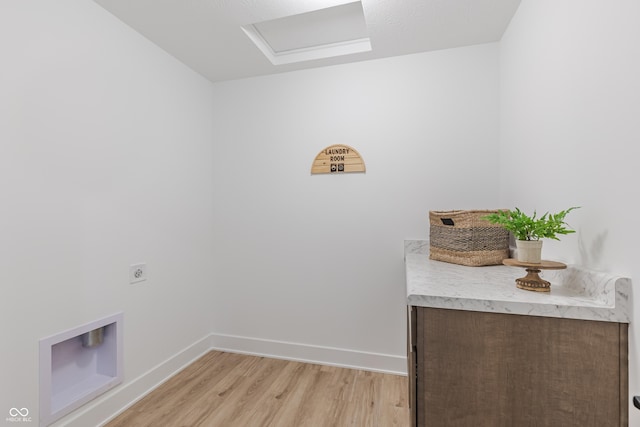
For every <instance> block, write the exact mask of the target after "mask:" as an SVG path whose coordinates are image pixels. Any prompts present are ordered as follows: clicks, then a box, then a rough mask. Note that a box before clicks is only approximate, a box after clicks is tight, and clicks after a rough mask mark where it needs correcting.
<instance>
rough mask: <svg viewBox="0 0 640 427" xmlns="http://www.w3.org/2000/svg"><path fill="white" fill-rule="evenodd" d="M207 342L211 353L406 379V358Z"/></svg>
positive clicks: (214, 337)
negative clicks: (225, 352) (232, 354)
mask: <svg viewBox="0 0 640 427" xmlns="http://www.w3.org/2000/svg"><path fill="white" fill-rule="evenodd" d="M209 338H210V340H211V341H210V346H211V349H212V350H220V351H228V352H230V353H242V354H251V355H255V356H265V357H272V358H276V359H286V360H295V361H299V362H306V363H315V364H320V365H329V366H339V367H343V368H351V369H362V370H365V371H374V372H383V373H387V374H395V375H407V358H406V357H404V356H394V355H390V354H380V353H370V352H364V351H356V350H346V349H342V348H334V347H323V346H316V345H309V344H299V343H292V342H286V341H275V340H265V339H261V338H251V337H242V336H236V335H226V334H216V333H213V334H211V335H210V336H209Z"/></svg>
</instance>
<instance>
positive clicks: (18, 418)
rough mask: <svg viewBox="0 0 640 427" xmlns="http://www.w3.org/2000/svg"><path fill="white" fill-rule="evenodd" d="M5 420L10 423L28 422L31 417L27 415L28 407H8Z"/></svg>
mask: <svg viewBox="0 0 640 427" xmlns="http://www.w3.org/2000/svg"><path fill="white" fill-rule="evenodd" d="M5 421H7V422H10V423H30V422H31V417H30V416H29V409H27V408H11V409H9V416H8V417H7V418H5Z"/></svg>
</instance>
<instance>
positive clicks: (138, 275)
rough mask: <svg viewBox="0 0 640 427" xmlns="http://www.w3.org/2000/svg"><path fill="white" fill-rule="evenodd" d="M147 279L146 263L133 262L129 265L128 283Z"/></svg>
mask: <svg viewBox="0 0 640 427" xmlns="http://www.w3.org/2000/svg"><path fill="white" fill-rule="evenodd" d="M143 280H147V264H133V265H130V266H129V283H138V282H142V281H143Z"/></svg>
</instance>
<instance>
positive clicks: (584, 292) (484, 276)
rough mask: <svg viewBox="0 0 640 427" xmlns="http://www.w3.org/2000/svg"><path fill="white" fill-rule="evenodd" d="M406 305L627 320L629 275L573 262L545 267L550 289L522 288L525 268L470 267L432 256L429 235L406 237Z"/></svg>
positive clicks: (629, 288) (573, 317) (628, 314)
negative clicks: (519, 284) (561, 267)
mask: <svg viewBox="0 0 640 427" xmlns="http://www.w3.org/2000/svg"><path fill="white" fill-rule="evenodd" d="M405 268H406V281H407V304H408V305H414V306H421V307H433V308H448V309H455V310H470V311H485V312H495V313H510V314H524V315H531V316H546V317H564V318H570V319H582V320H599V321H606V322H621V323H629V319H630V317H631V316H630V312H629V308H630V306H629V296H630V292H631V280H630V279H628V278H624V277H618V276H614V275H611V274H608V273H601V272H594V271H589V270H586V269H583V268H579V267H576V266H572V265H569V266H568V267H567V269H566V270H544V271H542V273H540V277H542V278H543V279H545V280H548V281H549V282H551V292H549V293H546V292H532V291H526V290H522V289H518V288H517V287H516V284H515V279H517V278H519V277H523V276H525V275H526V272H525V271H524V269H523V268H517V267H507V266H503V265H499V266H487V267H467V266H462V265H457V264H450V263H446V262H441V261H434V260H430V259H429V243H428V241H425V240H407V241H405Z"/></svg>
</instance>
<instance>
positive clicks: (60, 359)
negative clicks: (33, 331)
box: [40, 312, 123, 426]
mask: <svg viewBox="0 0 640 427" xmlns="http://www.w3.org/2000/svg"><path fill="white" fill-rule="evenodd" d="M122 328H123V313H122V312H120V313H116V314H114V315H112V316H109V317H105V318H103V319H100V320H96V321H94V322H90V323H87V324H84V325H82V326H79V327H77V328H73V329H70V330H67V331H64V332H61V333H59V334H56V335H52V336H50V337H47V338H43V339H41V340H40V425H43V426H47V425H50V424H52V423H53V422H54V421H56V420H59V419H60V418H62V417H63V416H65V415H67V414H69V413H70V412H72V411H73V410H75V409H77V408H79V407H80V406H82V405H84V404H85V403H87V402H89V401H90V400H92V399H95V398H96V397H98V396H99V395H101V394H102V393H104V392H106V391H107V390H109V389H111V388H113V387H115V386H116V385H118V384H120V383H121V382H122V379H123V369H122V362H123V358H122V354H123V353H122V343H123V335H122Z"/></svg>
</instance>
